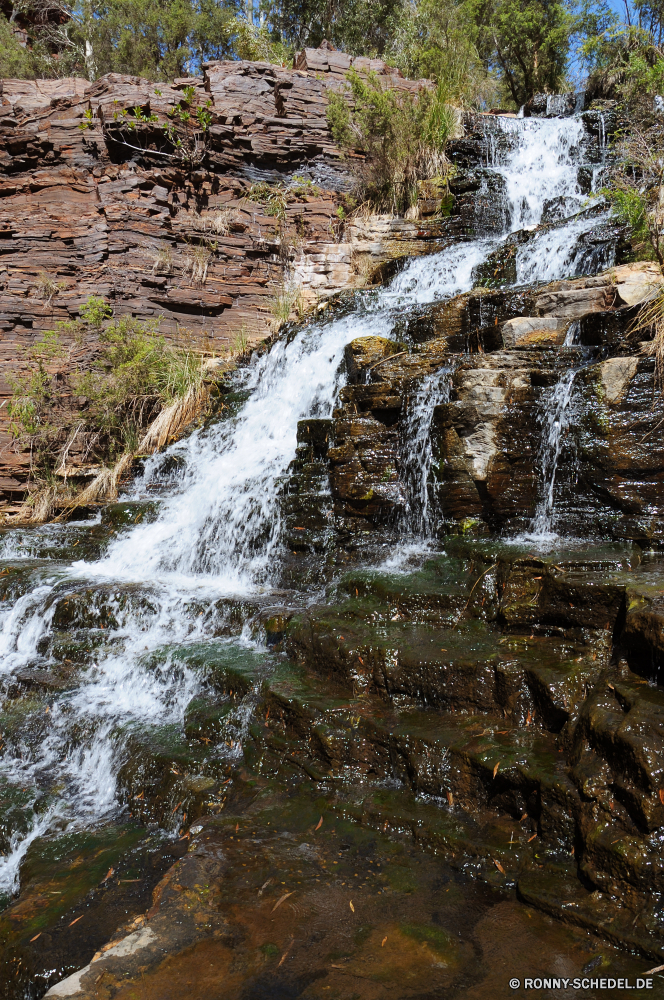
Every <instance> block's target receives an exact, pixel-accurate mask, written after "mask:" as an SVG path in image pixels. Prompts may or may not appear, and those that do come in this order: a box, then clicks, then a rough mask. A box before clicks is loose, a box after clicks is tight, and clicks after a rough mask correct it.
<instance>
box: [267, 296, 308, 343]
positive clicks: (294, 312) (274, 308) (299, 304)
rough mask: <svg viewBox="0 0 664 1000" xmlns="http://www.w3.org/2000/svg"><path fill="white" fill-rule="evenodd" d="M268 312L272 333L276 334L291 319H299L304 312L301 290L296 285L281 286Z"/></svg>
mask: <svg viewBox="0 0 664 1000" xmlns="http://www.w3.org/2000/svg"><path fill="white" fill-rule="evenodd" d="M270 311H271V312H272V331H273V332H274V333H277V332H278V331H279V330H280V329H281V327H282V326H283V325H284V324H285V323H288V321H289V320H290V319H292V318H293V317H295V318H297V319H300V318H301V317H302V316H303V315H304V311H305V305H304V299H303V297H302V290H301V289H300V288H298V287H297V286H296V285H282V286H281V287H280V288H278V289H277V291H276V292H275V294H274V297H273V299H272V302H271V305H270Z"/></svg>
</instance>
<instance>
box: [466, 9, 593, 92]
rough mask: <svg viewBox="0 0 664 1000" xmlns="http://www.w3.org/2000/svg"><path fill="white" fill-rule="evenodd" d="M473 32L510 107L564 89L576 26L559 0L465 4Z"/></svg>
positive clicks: (479, 48) (570, 14) (569, 12)
mask: <svg viewBox="0 0 664 1000" xmlns="http://www.w3.org/2000/svg"><path fill="white" fill-rule="evenodd" d="M465 3H466V8H467V9H468V10H469V11H470V12H472V17H473V20H474V22H475V24H476V25H477V28H478V35H477V45H478V51H479V53H480V55H481V56H482V58H483V59H484V61H485V65H486V66H487V67H491V66H495V67H496V69H497V70H498V72H499V74H500V76H501V78H502V82H503V84H504V86H505V87H506V89H507V92H508V94H509V96H510V97H511V99H512V100H513V101H514V104H515V106H516V107H517V108H518V107H520V106H521V105H522V104H525V103H526V101H528V100H529V99H530V98H531V97H532V96H533V94H536V93H541V92H549V93H555V92H556V91H560V90H561V89H562V88H563V87H564V84H565V76H566V71H567V63H568V55H569V40H570V36H571V34H572V31H573V30H574V27H575V22H574V18H573V16H572V13H571V11H570V10H569V8H568V6H567V5H566V4H565V3H564V2H561V0H465Z"/></svg>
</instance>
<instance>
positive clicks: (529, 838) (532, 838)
mask: <svg viewBox="0 0 664 1000" xmlns="http://www.w3.org/2000/svg"><path fill="white" fill-rule="evenodd" d="M536 836H537V834H536V833H534V834H533V835H532V837H528V843H530V841H531V840H534V839H535V837H536Z"/></svg>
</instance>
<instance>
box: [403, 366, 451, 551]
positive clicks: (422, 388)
mask: <svg viewBox="0 0 664 1000" xmlns="http://www.w3.org/2000/svg"><path fill="white" fill-rule="evenodd" d="M452 371H453V369H452V368H451V367H446V368H442V369H441V370H440V371H437V372H435V373H434V374H433V375H429V376H428V377H427V378H425V379H423V381H422V382H421V383H420V385H419V386H418V388H417V389H416V391H415V392H414V393H413V395H412V398H411V400H410V402H409V407H408V415H407V418H406V422H405V428H404V434H403V442H402V447H401V451H402V455H403V466H404V478H405V480H406V482H407V484H408V487H409V496H410V505H409V508H408V510H407V512H406V515H405V518H404V521H405V525H404V526H405V528H406V530H407V531H409V532H410V533H412V534H414V535H416V536H419V537H420V538H428V537H430V536H431V534H432V531H433V528H434V525H433V524H432V521H431V512H430V502H429V500H430V496H429V494H430V490H431V483H430V473H431V465H432V462H433V448H432V441H431V423H432V421H433V414H434V410H435V408H436V407H437V406H439V405H440V404H441V403H445V402H447V400H448V399H449V395H450V375H451V374H452Z"/></svg>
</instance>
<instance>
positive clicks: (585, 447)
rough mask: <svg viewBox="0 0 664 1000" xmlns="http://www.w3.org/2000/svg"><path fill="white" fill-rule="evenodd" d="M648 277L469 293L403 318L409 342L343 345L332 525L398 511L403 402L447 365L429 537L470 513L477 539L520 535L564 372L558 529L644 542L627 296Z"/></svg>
mask: <svg viewBox="0 0 664 1000" xmlns="http://www.w3.org/2000/svg"><path fill="white" fill-rule="evenodd" d="M661 284H662V278H661V275H660V274H659V273H658V272H657V269H656V268H654V267H653V265H652V264H649V263H645V264H633V265H621V266H618V267H616V268H614V269H611V270H610V271H608V272H606V273H604V274H602V275H598V276H596V277H592V278H579V279H575V280H573V281H566V282H554V283H553V284H551V285H549V286H540V287H539V288H536V289H524V290H519V289H514V290H512V289H509V290H503V289H477V290H475V291H473V292H469V293H465V294H463V295H460V296H457V297H455V298H452V299H450V300H448V301H446V302H443V303H439V304H435V305H433V306H432V307H430V308H429V309H428V310H427V312H426V313H425V314H424V315H422V316H421V317H418V318H415V319H411V320H409V321H408V323H407V325H406V326H405V327H404V329H403V330H402V334H403V336H404V337H405V338H407V340H408V341H410V343H411V345H412V346H411V347H410V348H409V347H408V346H407V343H404V344H403V345H399V344H398V343H396V342H389V341H382V340H381V339H380V338H369V339H365V338H362V339H360V340H357V341H354V342H353V343H352V344H350V345H349V347H348V348H347V351H346V354H347V368H348V372H349V383H350V384H349V385H348V386H347V387H346V388H345V389H343V390H342V392H341V396H340V403H341V406H340V407H339V408H338V409H337V410H336V411H335V413H334V417H333V421H332V423H331V425H330V447H329V450H328V454H327V459H328V462H329V474H330V484H331V491H332V499H333V503H334V509H335V512H336V515H337V517H338V518H340V519H342V520H343V519H344V518H348V517H350V518H358V517H359V518H361V519H362V520H363V521H364V523H365V524H366V527H367V528H368V529H369V530H372V527H373V528H375V527H376V526H377V525H378V524H380V525H382V526H385V525H386V524H389V523H392V524H394V523H396V520H399V518H400V517H402V516H403V513H404V511H405V509H406V506H407V503H408V501H407V493H408V487H407V479H406V476H407V469H406V456H405V454H404V449H403V440H404V434H406V433H407V427H408V420H409V414H410V412H411V408H412V400H413V399H414V396H415V394H416V392H417V390H418V386H420V385H421V384H422V382H423V380H424V379H425V378H427V377H428V376H430V375H431V374H432V373H434V372H435V371H437V370H439V369H441V368H442V367H443V366H449V398H448V399H447V400H446V401H441V402H439V403H438V404H437V405H435V407H434V409H433V415H432V446H433V467H432V469H433V471H432V477H433V483H432V490H433V493H432V508H431V509H432V512H433V516H434V521H435V523H436V524H437V525H438V528H437V530H438V531H439V532H445V531H449V530H455V529H454V524H455V522H456V523H457V524H459V523H461V522H465V521H466V520H467V519H468V518H471V519H473V518H474V519H477V522H478V528H479V526H480V525H484V528H483V529H482V530H491V531H496V530H497V531H505V530H506V531H511V532H516V531H519V530H525V529H527V528H528V526H529V524H530V523H531V522H532V519H533V518H534V516H535V513H536V510H537V507H538V503H539V502H540V500H541V497H542V492H543V490H544V489H545V486H546V484H545V482H544V478H545V477H546V475H547V474H548V472H547V468H546V461H547V460H546V455H544V453H543V444H542V441H543V434H544V433H545V432H546V433H548V432H547V431H546V426H545V425H546V421H547V420H551V419H554V420H555V419H557V418H555V414H554V415H553V417H552V416H551V414H552V412H553V411H552V407H554V408H555V398H554V397H555V393H556V391H557V387H559V386H561V385H562V381H564V380H565V379H566V378H568V377H569V378H570V379H571V381H570V386H569V393H568V396H569V398H568V399H567V402H566V403H565V414H564V421H565V422H566V425H565V426H566V430H564V432H563V433H562V435H561V437H560V442H559V454H558V457H557V459H556V462H557V466H556V482H555V495H556V500H555V505H556V518H557V519H558V520H557V523H558V524H559V525H560V526H561V527H564V529H565V532H566V533H567V534H572V535H574V534H577V535H579V536H582V537H585V536H587V534H588V532H589V531H590V532H591V533H594V534H600V535H605V536H606V535H607V534H608V535H609V536H610V537H613V538H616V539H634V540H637V541H641V542H644V543H645V542H647V543H648V544H651V543H652V542H655V541H656V540H657V539H659V538H660V537H661V530H662V525H663V520H662V519H663V516H664V507H663V504H664V493H663V492H662V483H661V476H662V471H661V470H662V469H663V468H664V454H662V452H661V440H662V439H661V428H660V429H658V416H657V411H656V410H653V409H652V391H653V378H654V360H653V359H652V358H650V357H647V356H644V355H643V353H642V350H641V345H640V343H639V340H638V335H637V334H635V333H632V332H631V329H632V326H633V322H634V317H635V315H636V312H635V309H636V308H638V305H637V304H635V303H634V301H633V300H634V298H635V297H637V295H638V294H639V293H640V294H641V295H642V299H641V300H640V301H645V300H646V299H647V298H648V296H650V295H651V294H652V293H653V292H654V291H655V290H656V289H657V288H658V287H660V286H661ZM637 290H638V291H637ZM413 341H414V344H413ZM465 352H468V353H465ZM607 355H609V356H608V357H607ZM395 519H396V520H395ZM339 523H340V524H341V521H340V522H339Z"/></svg>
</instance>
